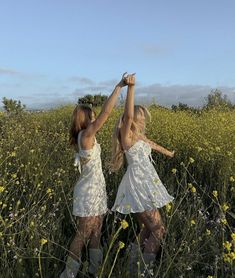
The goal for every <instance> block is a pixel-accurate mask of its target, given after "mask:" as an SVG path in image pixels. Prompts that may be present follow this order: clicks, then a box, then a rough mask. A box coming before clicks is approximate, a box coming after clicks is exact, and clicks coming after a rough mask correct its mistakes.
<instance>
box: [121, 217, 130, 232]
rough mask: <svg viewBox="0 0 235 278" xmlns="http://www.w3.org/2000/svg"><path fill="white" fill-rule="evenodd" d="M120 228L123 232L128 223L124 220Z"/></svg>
mask: <svg viewBox="0 0 235 278" xmlns="http://www.w3.org/2000/svg"><path fill="white" fill-rule="evenodd" d="M121 226H122V228H123V230H125V229H127V228H128V226H129V224H128V222H127V221H126V220H125V219H123V220H122V221H121Z"/></svg>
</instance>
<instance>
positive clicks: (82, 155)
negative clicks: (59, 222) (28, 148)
mask: <svg viewBox="0 0 235 278" xmlns="http://www.w3.org/2000/svg"><path fill="white" fill-rule="evenodd" d="M125 78H126V77H125V74H123V77H122V79H121V81H120V82H119V83H118V84H117V85H116V86H115V89H114V90H113V92H112V94H111V95H110V97H109V98H108V99H107V101H106V102H105V104H104V105H103V107H102V110H101V112H100V114H99V115H98V117H97V118H95V113H94V111H93V110H92V109H91V108H90V107H88V106H84V105H78V106H77V107H76V108H75V109H74V112H73V117H72V126H71V130H70V143H71V145H72V146H74V147H75V149H76V151H77V152H76V158H75V165H76V166H78V168H79V169H80V176H79V179H78V181H77V183H76V185H75V187H74V193H73V215H75V216H76V217H77V220H78V225H77V232H76V235H75V237H74V239H73V241H72V243H71V244H70V248H69V254H68V257H67V261H66V267H65V269H64V271H63V272H62V273H61V275H60V277H61V278H72V277H73V278H75V277H76V275H77V273H78V271H79V268H80V266H81V252H82V248H83V246H84V245H85V244H86V243H87V242H88V241H89V259H90V265H89V274H90V275H91V276H92V277H96V276H97V271H98V267H99V265H100V264H101V261H102V256H103V255H102V250H101V249H100V237H101V227H102V222H103V216H104V214H105V213H106V212H107V195H106V187H105V180H104V175H103V172H102V166H101V158H100V152H101V150H100V145H99V144H98V143H97V141H96V138H95V136H96V133H97V132H98V131H99V130H100V129H101V127H102V126H103V125H104V123H105V122H106V120H107V119H108V117H109V115H110V113H111V111H112V109H113V107H114V105H115V103H116V100H117V97H118V96H119V94H120V91H121V88H122V87H123V86H125V85H126V83H125Z"/></svg>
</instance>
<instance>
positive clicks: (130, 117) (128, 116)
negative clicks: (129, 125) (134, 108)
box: [124, 115, 134, 122]
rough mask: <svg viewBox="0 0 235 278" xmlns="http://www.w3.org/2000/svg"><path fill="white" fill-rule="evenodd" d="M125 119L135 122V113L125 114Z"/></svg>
mask: <svg viewBox="0 0 235 278" xmlns="http://www.w3.org/2000/svg"><path fill="white" fill-rule="evenodd" d="M124 120H126V121H128V122H133V120H134V117H133V115H125V117H124Z"/></svg>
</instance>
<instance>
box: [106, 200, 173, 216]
mask: <svg viewBox="0 0 235 278" xmlns="http://www.w3.org/2000/svg"><path fill="white" fill-rule="evenodd" d="M174 199H175V198H174V197H172V198H171V199H170V200H169V201H167V202H166V203H164V204H162V205H159V206H152V207H151V208H148V209H141V210H135V211H134V210H132V209H130V210H129V211H128V212H124V211H122V210H121V209H120V208H118V207H117V208H112V209H111V211H113V212H115V211H117V212H119V213H122V214H130V213H138V212H144V211H150V210H153V209H159V208H163V207H164V206H165V205H167V204H169V203H170V202H172V201H173V200H174Z"/></svg>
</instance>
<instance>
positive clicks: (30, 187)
mask: <svg viewBox="0 0 235 278" xmlns="http://www.w3.org/2000/svg"><path fill="white" fill-rule="evenodd" d="M72 110H73V107H72V106H66V107H61V108H58V109H56V110H52V111H47V112H41V113H21V114H19V115H7V114H5V113H1V115H0V134H1V136H0V211H1V214H0V259H1V263H0V277H4V278H5V277H6V278H8V277H14V278H17V277H45V278H47V277H58V276H59V273H60V272H61V271H62V270H63V268H64V259H65V255H66V253H67V248H68V247H69V244H70V241H71V239H72V238H73V236H74V233H75V230H76V222H75V219H74V217H73V216H72V214H71V210H72V193H73V186H74V184H75V182H76V180H77V178H78V172H77V170H76V169H75V168H74V166H73V158H74V153H73V150H72V149H71V148H70V147H69V144H68V131H69V128H70V121H71V114H72ZM150 111H151V114H152V121H151V123H148V124H147V131H146V133H147V136H148V137H149V138H150V139H152V140H154V141H155V142H156V143H158V144H160V145H162V146H164V147H166V148H168V149H170V150H175V152H176V156H175V157H174V158H172V159H169V158H167V157H165V156H164V155H162V154H160V153H153V159H154V160H155V162H156V164H155V167H156V170H157V172H158V174H159V177H160V178H161V180H162V182H163V184H164V185H165V186H166V188H167V190H168V191H169V193H170V194H171V195H172V196H174V197H175V199H174V201H173V203H171V204H168V205H167V206H165V207H163V208H161V209H160V212H161V214H162V217H163V220H164V223H165V226H166V229H167V234H166V236H165V238H164V240H163V242H162V251H161V254H159V256H158V258H157V261H156V267H155V274H154V275H155V276H154V277H161V278H162V277H182V278H183V277H205V278H206V277H207V278H211V277H218V278H220V277H235V226H234V223H235V221H234V218H235V111H231V112H219V111H216V110H211V111H207V112H201V113H197V114H196V113H190V112H184V111H181V112H174V111H171V110H168V109H164V108H160V107H154V106H153V107H151V108H150ZM120 113H121V110H120V109H116V110H115V111H113V113H112V116H111V117H110V119H109V120H108V122H107V124H106V125H105V126H104V127H103V129H102V130H101V131H100V132H99V134H98V136H97V141H98V142H99V143H100V144H101V147H102V161H103V169H104V174H105V178H106V183H107V192H108V196H109V206H110V207H111V205H112V203H113V200H114V198H115V192H116V191H117V188H118V184H119V182H120V179H121V177H122V175H123V173H124V171H125V169H122V170H120V171H119V173H117V174H115V175H114V174H112V175H110V173H109V170H108V168H107V162H108V161H109V158H110V149H111V136H112V129H113V126H114V123H115V121H116V119H117V117H118V115H119V114H120ZM124 218H125V221H126V222H127V223H128V227H127V225H126V226H125V227H124V226H123V223H126V222H123V220H124ZM137 229H138V227H137V226H136V223H135V221H134V219H133V218H132V217H131V216H126V217H123V216H122V215H118V214H115V215H114V214H113V213H109V214H108V215H107V216H106V218H105V221H104V225H103V234H102V245H103V249H104V255H105V257H106V259H105V261H104V264H105V265H103V266H101V275H100V277H104V278H106V277H124V278H125V277H128V276H127V275H126V271H127V269H126V261H127V257H128V252H127V251H128V245H129V243H130V241H131V240H132V239H133V237H134V236H135V233H136V230H137ZM87 264H88V262H87V261H86V257H84V264H83V269H81V272H82V273H83V275H82V276H81V277H88V276H87V274H86V269H87ZM79 277H80V276H79Z"/></svg>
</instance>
